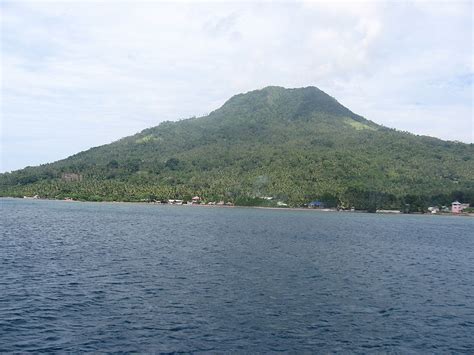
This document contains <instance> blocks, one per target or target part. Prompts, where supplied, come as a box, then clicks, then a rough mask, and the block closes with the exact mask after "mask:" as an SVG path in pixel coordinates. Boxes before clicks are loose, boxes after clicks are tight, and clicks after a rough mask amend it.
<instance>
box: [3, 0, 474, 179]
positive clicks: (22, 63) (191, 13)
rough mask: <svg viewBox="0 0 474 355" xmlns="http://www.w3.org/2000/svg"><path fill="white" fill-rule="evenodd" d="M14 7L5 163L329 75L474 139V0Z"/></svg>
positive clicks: (351, 101) (400, 116)
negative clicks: (265, 89)
mask: <svg viewBox="0 0 474 355" xmlns="http://www.w3.org/2000/svg"><path fill="white" fill-rule="evenodd" d="M0 6H1V13H2V18H1V20H2V33H1V44H2V58H1V61H2V63H1V67H2V74H3V76H2V89H1V90H2V91H1V99H2V112H1V113H2V119H1V124H2V125H1V126H0V128H1V129H2V146H1V149H2V155H3V163H2V166H1V167H0V169H1V170H11V169H16V168H21V167H23V166H25V165H33V164H39V163H42V162H46V161H51V160H55V159H59V158H64V157H66V156H68V155H70V154H73V153H75V152H77V151H78V150H83V149H87V148H89V147H91V146H96V145H100V144H103V143H107V142H110V141H112V140H115V139H118V138H120V137H122V136H125V135H129V134H132V133H135V132H136V131H138V130H141V129H143V128H146V127H149V126H153V125H156V124H158V123H159V122H161V121H163V120H170V119H179V118H182V117H189V116H192V115H201V114H205V113H208V112H210V111H212V110H213V109H216V108H217V107H218V106H219V105H221V104H222V103H223V102H224V101H225V100H226V99H228V98H229V97H230V96H232V95H234V94H236V93H239V92H243V91H248V90H252V89H256V88H261V87H264V86H267V85H282V86H287V87H299V86H308V85H315V86H318V87H320V88H321V89H323V90H325V91H326V92H328V93H329V94H330V95H333V96H335V97H336V98H338V99H339V100H340V101H341V102H342V103H343V104H345V105H346V106H348V107H349V108H350V109H352V110H353V111H355V112H357V113H360V114H363V115H365V116H366V117H367V118H369V119H371V120H373V121H375V122H378V123H381V124H385V125H387V126H391V127H395V128H399V129H402V130H409V131H413V132H415V133H423V134H428V135H434V136H438V137H441V138H446V139H456V140H461V141H466V142H471V141H472V140H473V133H472V98H473V96H472V87H473V86H472V75H473V64H472V63H473V49H472V24H473V22H472V4H471V3H470V2H426V1H411V2H410V1H407V2H388V1H387V2H381V1H379V2H375V1H366V2H354V3H351V2H346V1H344V2H343V1H335V2H334V1H331V2H321V1H305V2H301V3H292V2H291V3H290V2H288V3H282V2H271V3H269V2H259V3H254V2H239V3H213V2H211V3H196V2H191V3H188V2H179V3H163V2H156V1H141V2H132V1H129V2H109V1H83V2H80V3H79V2H76V1H55V2H42V1H28V2H16V1H15V2H13V1H5V2H2V4H1V5H0ZM456 127H458V128H456ZM78 132H79V133H78ZM53 135H56V136H58V137H69V138H68V139H69V142H71V138H70V137H74V138H73V143H69V144H65V141H67V140H66V139H62V138H61V139H56V140H55V139H53V138H50V137H52V136H53ZM38 136H40V137H42V138H41V142H42V143H41V144H40V143H38V142H39V140H38V139H37V137H38ZM75 137H77V138H75ZM25 152H28V153H25Z"/></svg>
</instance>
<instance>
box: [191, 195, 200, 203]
mask: <svg viewBox="0 0 474 355" xmlns="http://www.w3.org/2000/svg"><path fill="white" fill-rule="evenodd" d="M191 201H192V203H193V204H198V203H201V198H200V197H199V196H194V197H193V198H192V199H191Z"/></svg>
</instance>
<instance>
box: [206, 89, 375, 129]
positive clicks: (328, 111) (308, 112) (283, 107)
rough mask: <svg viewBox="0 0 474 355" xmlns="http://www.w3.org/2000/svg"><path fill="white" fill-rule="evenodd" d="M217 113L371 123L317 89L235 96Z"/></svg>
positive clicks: (276, 90)
mask: <svg viewBox="0 0 474 355" xmlns="http://www.w3.org/2000/svg"><path fill="white" fill-rule="evenodd" d="M213 114H221V115H226V116H229V115H233V116H235V115H238V116H253V117H255V116H261V115H265V116H267V115H271V116H272V117H273V118H275V116H277V117H280V118H284V119H287V120H295V119H304V120H310V119H312V118H314V117H315V116H321V115H331V116H334V117H345V118H350V119H354V120H356V121H359V122H363V123H365V124H367V123H370V124H371V125H373V126H376V125H375V124H374V123H373V122H370V121H368V120H366V119H364V118H363V117H361V116H359V115H356V114H355V113H353V112H352V111H350V110H349V109H348V108H346V107H344V106H343V105H342V104H340V103H339V102H338V101H337V100H336V99H335V98H333V97H332V96H330V95H328V94H326V93H325V92H324V91H322V90H320V89H319V88H317V87H315V86H308V87H303V88H284V87H281V86H266V87H264V88H263V89H258V90H252V91H249V92H246V93H242V94H238V95H235V96H233V97H231V98H230V99H229V100H228V101H226V102H225V103H224V105H223V106H222V107H221V108H219V109H218V110H216V111H214V112H213Z"/></svg>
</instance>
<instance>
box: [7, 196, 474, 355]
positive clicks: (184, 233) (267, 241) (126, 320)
mask: <svg viewBox="0 0 474 355" xmlns="http://www.w3.org/2000/svg"><path fill="white" fill-rule="evenodd" d="M0 205H1V207H0V213H1V215H0V218H1V219H0V232H1V234H0V352H25V351H33V352H78V351H108V352H132V351H137V352H197V351H214V352H226V351H235V352H272V351H290V352H304V351H307V352H359V353H367V352H399V353H420V352H421V353H473V352H474V335H473V334H474V232H473V231H474V219H472V218H467V217H450V216H446V217H442V216H422V215H417V216H411V215H396V216H395V215H373V214H352V213H330V212H329V213H324V212H314V211H288V210H263V209H246V208H206V207H179V206H155V205H141V204H113V203H76V202H60V201H40V200H38V201H36V200H15V199H1V200H0Z"/></svg>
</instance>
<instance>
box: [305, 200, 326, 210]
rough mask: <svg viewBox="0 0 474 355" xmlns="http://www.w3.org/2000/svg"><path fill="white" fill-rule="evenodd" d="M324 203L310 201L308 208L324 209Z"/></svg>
mask: <svg viewBox="0 0 474 355" xmlns="http://www.w3.org/2000/svg"><path fill="white" fill-rule="evenodd" d="M324 207H325V206H324V202H321V201H311V202H310V203H308V208H324Z"/></svg>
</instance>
